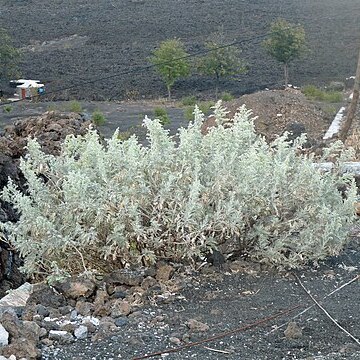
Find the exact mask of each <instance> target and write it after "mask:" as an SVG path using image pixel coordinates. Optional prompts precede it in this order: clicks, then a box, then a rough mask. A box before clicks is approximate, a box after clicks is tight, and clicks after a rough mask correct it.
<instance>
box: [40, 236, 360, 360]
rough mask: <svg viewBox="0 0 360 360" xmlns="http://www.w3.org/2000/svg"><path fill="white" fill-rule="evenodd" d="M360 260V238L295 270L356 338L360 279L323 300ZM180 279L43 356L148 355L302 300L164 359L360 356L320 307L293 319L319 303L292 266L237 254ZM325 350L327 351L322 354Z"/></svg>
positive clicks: (62, 359)
mask: <svg viewBox="0 0 360 360" xmlns="http://www.w3.org/2000/svg"><path fill="white" fill-rule="evenodd" d="M359 260H360V258H359V241H358V240H356V241H354V242H353V243H352V245H350V246H349V248H348V249H347V250H346V251H345V252H344V253H343V254H341V255H340V256H338V257H333V258H329V259H327V260H326V261H324V262H322V263H321V264H319V265H318V266H316V265H312V266H310V267H308V268H305V269H303V270H301V271H297V272H295V274H296V275H297V276H298V277H299V279H300V281H301V282H302V284H303V285H304V286H305V287H306V288H307V289H308V290H309V291H310V292H311V294H312V295H313V296H314V297H315V298H316V300H317V301H321V304H322V306H323V307H324V308H325V309H326V310H327V311H328V312H329V313H330V314H331V316H332V317H333V318H334V319H336V320H337V321H338V323H339V324H341V325H342V326H343V327H345V328H346V329H347V330H348V331H349V332H350V333H351V334H352V335H353V336H355V337H357V338H359V336H360V329H359V322H358V313H359V310H360V307H359V306H360V301H359V300H360V298H359V290H360V288H359V280H357V281H355V282H352V283H351V284H349V285H347V286H345V287H344V288H342V289H341V290H339V291H338V292H336V293H335V294H333V295H332V296H329V297H328V298H326V299H325V300H323V301H322V299H323V298H324V297H325V296H326V295H327V294H329V293H330V292H332V291H334V290H335V289H337V288H339V287H340V286H341V285H343V284H346V283H347V282H349V281H351V280H352V279H354V278H355V277H356V276H357V274H358V272H359V269H358V266H359ZM177 278H178V281H179V283H181V284H182V286H183V287H182V288H180V289H179V290H178V291H175V292H174V293H172V294H167V296H166V294H163V295H162V296H158V297H156V296H154V297H152V298H149V300H150V301H151V305H147V306H144V307H139V308H138V309H137V310H135V311H134V312H133V313H132V314H130V315H129V316H128V321H126V322H125V323H124V324H123V325H122V326H121V327H120V329H118V331H115V332H113V333H112V334H110V335H109V336H106V337H105V338H103V339H101V338H100V339H99V340H98V341H94V342H90V341H78V342H77V343H74V344H72V345H68V346H65V345H64V346H56V345H55V346H52V347H50V348H48V347H44V348H43V357H42V359H49V360H50V359H53V360H55V359H56V360H74V359H77V360H80V359H89V360H90V359H91V360H95V359H96V360H100V359H101V360H103V359H107V360H110V359H141V358H142V357H141V356H144V355H146V354H151V353H154V352H165V353H166V350H167V349H175V348H177V347H181V346H184V345H186V344H189V342H190V343H191V342H197V341H203V340H206V339H209V338H211V337H213V336H218V335H221V334H224V333H226V332H229V331H232V330H235V329H239V328H241V327H244V326H246V325H249V324H253V323H255V322H257V321H259V320H264V319H266V318H268V317H270V316H272V315H274V314H277V313H279V312H281V311H284V310H286V309H289V308H293V307H294V306H297V305H300V307H299V308H298V309H295V310H293V311H292V312H291V313H290V314H287V315H283V316H280V317H278V318H277V319H274V320H270V321H267V322H264V323H263V324H261V325H258V326H254V327H253V328H252V329H248V330H244V331H237V332H234V333H233V334H228V336H224V337H221V338H219V339H215V340H213V341H209V342H206V343H202V344H200V345H197V346H188V347H185V348H182V349H178V350H177V351H175V352H172V353H170V354H167V355H166V354H165V355H163V357H162V358H166V359H178V360H180V359H201V360H203V359H214V360H216V359H234V360H235V359H249V360H262V359H269V360H273V359H274V360H277V359H302V360H305V359H306V360H310V359H319V360H320V359H328V360H334V359H360V348H359V347H357V346H356V344H355V342H353V341H352V340H351V339H350V338H349V337H348V336H347V335H346V334H345V333H344V332H342V331H341V330H339V328H337V327H336V326H335V325H334V324H333V323H332V322H331V321H330V320H329V318H327V317H326V316H325V314H324V312H323V311H321V310H319V309H318V308H317V307H315V306H314V307H312V308H311V309H309V310H308V311H307V312H305V313H304V314H303V315H301V316H298V317H296V318H294V317H295V316H296V315H298V314H299V313H300V312H301V311H303V310H304V309H305V308H307V307H308V306H311V305H313V302H312V300H311V299H310V297H309V296H308V295H307V294H306V293H305V291H304V290H303V289H302V287H301V286H300V285H299V282H298V281H297V280H296V278H294V276H293V274H292V273H290V272H282V273H276V272H273V271H269V270H266V269H263V268H261V267H260V266H259V265H256V264H252V263H249V262H244V261H236V262H233V263H230V264H226V265H225V266H224V269H222V270H219V269H216V268H213V267H209V266H208V265H206V266H205V267H204V268H203V269H202V271H201V272H200V273H192V274H189V273H187V274H185V273H182V275H181V274H178V275H177ZM179 279H180V280H179ZM190 319H195V320H197V321H200V322H201V323H202V324H200V325H201V327H203V326H204V328H203V329H202V330H199V331H196V330H191V329H189V325H187V324H188V322H189V320H190ZM290 321H291V322H295V323H296V326H297V327H298V328H300V333H296V332H295V333H294V332H291V331H286V332H285V329H287V327H288V323H289V322H290ZM204 324H205V325H204ZM206 325H207V326H208V327H207V326H206ZM176 339H177V340H176ZM175 342H177V343H178V346H176V345H175V344H174V343H175ZM320 355H322V356H324V357H317V356H320ZM152 358H154V359H158V358H160V357H159V356H155V357H152Z"/></svg>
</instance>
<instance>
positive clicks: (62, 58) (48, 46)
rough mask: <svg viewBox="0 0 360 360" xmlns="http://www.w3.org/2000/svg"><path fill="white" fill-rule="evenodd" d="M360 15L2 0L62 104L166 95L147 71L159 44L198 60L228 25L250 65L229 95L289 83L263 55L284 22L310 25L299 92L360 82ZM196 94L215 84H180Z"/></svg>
mask: <svg viewBox="0 0 360 360" xmlns="http://www.w3.org/2000/svg"><path fill="white" fill-rule="evenodd" d="M359 10H360V4H359V2H358V1H357V0H343V1H337V0H318V1H316V2H314V1H311V0H303V1H298V0H259V1H251V0H243V1H239V0H224V1H216V0H206V1H204V0H201V1H199V0H178V1H163V0H152V1H147V0H122V1H111V0H86V1H85V0H65V1H58V0H49V1H46V2H44V1H41V0H30V1H23V0H13V1H8V0H0V23H1V26H2V27H4V28H6V29H7V30H8V31H9V32H10V34H11V36H12V37H13V38H14V41H15V44H16V46H18V47H20V48H22V50H23V54H24V55H23V58H22V62H21V73H22V76H24V77H25V78H35V79H39V80H41V81H42V82H44V83H45V84H46V87H47V89H48V92H52V91H56V92H55V93H53V94H52V95H51V96H52V97H54V98H56V99H67V98H69V97H74V96H75V97H78V98H81V99H87V100H92V99H96V100H108V99H129V98H132V99H142V98H143V97H145V98H157V97H158V96H159V95H160V96H164V95H165V94H166V88H165V86H164V84H163V83H162V82H161V80H160V79H159V77H158V76H157V75H156V74H155V72H154V71H153V69H145V70H141V69H143V67H144V66H148V65H149V61H148V58H149V56H150V54H151V52H152V51H153V50H154V49H155V47H156V46H157V45H158V44H159V42H161V41H163V40H165V39H169V38H174V37H176V38H179V39H181V40H182V41H183V42H184V43H185V46H186V49H187V50H188V51H189V52H190V53H195V52H198V51H201V50H203V48H204V45H203V44H204V41H205V40H207V39H208V37H209V36H211V35H212V34H213V33H214V32H216V31H218V29H219V27H220V26H222V27H223V29H224V33H225V37H226V41H227V42H232V41H234V40H235V39H236V40H239V41H240V42H241V43H240V44H239V48H241V50H242V57H243V59H244V60H245V61H246V62H247V63H248V65H249V72H248V73H247V74H244V75H239V76H236V77H235V78H234V79H232V80H226V81H224V82H223V83H222V84H221V90H222V91H224V90H227V91H230V92H232V93H233V94H234V95H239V94H242V93H244V92H246V93H249V92H252V91H254V90H258V89H264V88H265V87H270V86H274V85H279V84H282V82H283V80H282V79H283V76H282V67H281V66H280V65H279V64H277V63H276V62H274V61H273V60H272V59H271V58H270V57H268V56H267V55H266V54H265V52H264V50H263V48H262V47H261V41H262V39H263V38H262V37H263V36H264V34H266V33H267V32H268V29H269V25H270V23H271V22H272V21H274V20H275V19H277V18H279V17H282V18H285V19H287V20H288V21H291V22H294V23H300V24H302V25H303V26H304V28H305V31H306V35H307V40H308V46H309V51H308V53H307V54H306V56H305V57H304V59H302V60H300V61H296V62H295V63H294V64H293V65H292V66H291V69H290V76H291V82H293V84H296V85H302V84H307V83H314V84H322V83H326V82H328V81H329V80H330V79H331V80H333V79H338V80H341V79H343V78H345V77H348V76H351V75H354V72H355V68H356V59H357V53H358V35H357V34H358V30H359V22H358V17H357V14H358V13H359ZM99 78H105V79H104V80H102V81H97V80H96V79H99ZM89 81H90V82H89ZM72 86H77V87H76V88H73V89H70V90H67V91H62V90H61V91H59V89H62V88H68V87H72ZM189 93H195V94H201V95H202V96H208V95H209V94H213V93H214V81H213V80H212V79H209V78H204V77H200V76H199V75H197V74H193V75H192V76H191V77H189V78H188V79H185V80H181V81H179V82H178V83H177V84H176V85H175V88H174V95H175V96H176V97H178V98H179V97H181V96H184V95H188V94H189Z"/></svg>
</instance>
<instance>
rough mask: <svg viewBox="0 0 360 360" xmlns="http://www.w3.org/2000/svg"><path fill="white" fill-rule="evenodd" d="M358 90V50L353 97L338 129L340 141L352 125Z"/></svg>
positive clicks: (359, 75)
mask: <svg viewBox="0 0 360 360" xmlns="http://www.w3.org/2000/svg"><path fill="white" fill-rule="evenodd" d="M359 91H360V52H359V59H358V64H357V69H356V75H355V83H354V90H353V97H352V100H351V104H350V107H349V110H348V112H347V115H346V119H345V121H344V124H343V126H342V127H341V129H340V131H339V139H340V140H341V141H342V142H345V140H346V138H347V136H348V132H349V130H350V127H351V125H352V122H353V120H354V117H355V113H356V108H357V105H358V101H359Z"/></svg>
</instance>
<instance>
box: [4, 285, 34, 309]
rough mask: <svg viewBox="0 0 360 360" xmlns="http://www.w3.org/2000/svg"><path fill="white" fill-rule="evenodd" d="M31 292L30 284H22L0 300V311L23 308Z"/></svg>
mask: <svg viewBox="0 0 360 360" xmlns="http://www.w3.org/2000/svg"><path fill="white" fill-rule="evenodd" d="M32 291H33V286H32V285H31V284H30V283H27V282H26V283H24V284H22V285H21V286H20V287H18V288H17V289H15V290H11V291H10V292H9V294H7V295H6V296H4V297H3V298H2V299H1V300H0V309H1V308H6V307H9V306H11V307H24V306H25V305H26V302H27V300H28V299H29V296H30V294H31V293H32Z"/></svg>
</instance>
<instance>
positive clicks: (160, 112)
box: [154, 107, 170, 125]
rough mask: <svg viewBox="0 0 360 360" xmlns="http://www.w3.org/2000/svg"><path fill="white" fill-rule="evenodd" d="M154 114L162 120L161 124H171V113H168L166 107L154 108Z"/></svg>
mask: <svg viewBox="0 0 360 360" xmlns="http://www.w3.org/2000/svg"><path fill="white" fill-rule="evenodd" d="M154 116H155V118H156V119H158V120H159V121H160V124H161V125H168V124H170V118H169V115H168V113H167V111H166V109H164V108H161V107H156V108H155V109H154Z"/></svg>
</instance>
